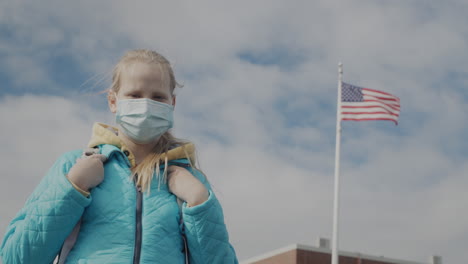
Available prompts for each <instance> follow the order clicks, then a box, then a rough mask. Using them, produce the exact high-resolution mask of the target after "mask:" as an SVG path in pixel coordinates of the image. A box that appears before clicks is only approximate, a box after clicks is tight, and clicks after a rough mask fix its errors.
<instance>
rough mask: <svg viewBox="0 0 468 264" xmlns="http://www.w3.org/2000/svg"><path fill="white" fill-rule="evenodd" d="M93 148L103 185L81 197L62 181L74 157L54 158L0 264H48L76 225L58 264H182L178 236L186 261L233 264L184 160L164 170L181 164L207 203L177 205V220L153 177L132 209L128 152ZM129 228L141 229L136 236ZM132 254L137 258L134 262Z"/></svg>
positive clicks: (219, 217) (172, 202)
mask: <svg viewBox="0 0 468 264" xmlns="http://www.w3.org/2000/svg"><path fill="white" fill-rule="evenodd" d="M99 148H100V151H101V154H104V155H106V156H107V157H108V161H107V162H106V163H105V165H104V171H105V176H104V181H103V182H102V183H101V184H100V185H99V186H97V187H96V188H94V189H92V191H91V195H90V196H89V197H86V196H84V195H82V194H81V193H80V192H79V191H77V190H76V189H75V188H74V187H73V186H72V185H71V183H70V182H69V181H68V179H67V178H66V174H67V172H68V171H69V169H70V168H71V167H72V166H73V164H74V163H75V160H76V159H77V158H78V157H79V156H81V154H82V151H73V152H69V153H66V154H64V155H63V156H62V157H60V158H59V159H58V160H57V162H56V163H55V164H54V165H53V167H52V168H51V169H50V170H49V172H48V173H47V175H46V177H45V178H44V179H43V180H42V182H41V183H40V185H39V186H38V187H37V188H36V190H35V191H34V193H33V194H32V195H31V196H30V197H29V199H28V201H27V202H26V205H25V206H24V208H23V209H22V210H21V211H20V212H19V213H18V215H17V216H16V217H15V218H14V219H13V221H12V222H11V224H10V225H9V227H8V230H7V232H6V235H5V237H4V240H3V243H2V246H1V251H0V254H1V255H2V258H3V261H4V263H5V264H11V263H52V262H53V260H54V258H55V257H56V255H57V254H58V252H59V251H60V249H61V247H62V244H63V242H64V240H65V239H66V237H67V236H68V235H69V234H70V232H71V231H72V229H73V228H74V226H75V224H76V223H77V222H78V221H79V220H80V219H81V221H82V223H81V229H80V233H79V235H78V237H77V241H76V243H75V245H74V247H73V249H72V251H71V252H70V254H69V255H68V258H67V261H66V263H79V264H91V263H99V264H103V263H125V264H131V263H135V262H137V263H165V264H168V263H169V264H171V263H185V262H184V260H185V256H184V252H183V251H184V243H183V236H182V233H183V232H185V236H186V238H187V243H188V249H189V256H190V263H192V264H202V263H210V264H211V263H223V264H225V263H237V258H236V255H235V252H234V249H233V248H232V246H231V245H230V243H229V239H228V233H227V230H226V226H225V224H224V217H223V213H222V208H221V206H220V204H219V202H218V200H217V199H216V197H215V195H214V193H213V192H212V191H211V189H210V186H209V184H208V182H207V181H206V179H205V177H204V176H203V174H202V173H200V172H199V171H198V170H195V169H192V168H191V167H190V166H188V164H189V162H188V160H187V159H183V158H182V159H175V160H172V161H170V162H169V164H174V165H179V166H187V167H188V168H187V169H188V170H189V171H190V172H191V173H192V174H193V175H194V176H196V177H197V178H198V179H199V180H200V181H202V182H203V183H204V184H205V185H206V186H207V188H208V189H209V192H210V195H209V198H208V200H207V201H206V202H204V203H203V204H200V205H197V206H194V207H186V205H185V204H183V205H182V214H181V213H180V208H179V205H178V204H177V200H176V197H175V196H174V195H173V194H172V193H170V192H169V190H168V186H167V184H165V183H162V182H161V183H160V185H159V186H158V180H156V179H155V180H154V181H153V183H152V186H151V191H150V193H149V194H148V193H147V192H145V193H143V194H142V196H140V197H142V199H141V201H142V204H141V205H142V208H141V209H142V210H137V200H138V199H137V197H138V195H139V193H138V190H137V189H136V187H135V184H134V183H133V182H132V181H131V180H130V177H129V176H130V174H131V172H130V166H131V160H130V159H129V158H128V157H127V155H128V152H127V151H123V148H122V147H119V146H115V145H111V144H101V145H99ZM125 154H127V155H125ZM161 169H163V166H161ZM161 173H162V172H161ZM181 215H182V217H183V225H181V220H180V217H181ZM137 225H141V233H140V234H141V236H140V235H137V233H138V232H137ZM138 229H139V228H138ZM137 237H140V238H141V243H138V242H137V240H138V239H137ZM139 244H141V245H139ZM135 255H140V257H139V261H138V260H135Z"/></svg>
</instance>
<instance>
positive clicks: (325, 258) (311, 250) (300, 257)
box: [241, 238, 442, 264]
mask: <svg viewBox="0 0 468 264" xmlns="http://www.w3.org/2000/svg"><path fill="white" fill-rule="evenodd" d="M338 255H339V264H442V257H440V256H431V257H430V258H429V260H428V261H427V262H414V261H408V260H401V259H393V258H387V257H380V256H372V255H367V254H361V253H353V252H345V251H339V254H338ZM241 264H331V247H330V241H329V240H328V239H324V238H320V239H319V240H318V245H317V246H316V247H313V246H305V245H300V244H294V245H290V246H287V247H284V248H281V249H277V250H274V251H271V252H269V253H266V254H263V255H261V256H258V257H254V258H251V259H248V260H245V261H242V262H241Z"/></svg>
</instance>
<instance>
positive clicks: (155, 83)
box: [109, 62, 175, 113]
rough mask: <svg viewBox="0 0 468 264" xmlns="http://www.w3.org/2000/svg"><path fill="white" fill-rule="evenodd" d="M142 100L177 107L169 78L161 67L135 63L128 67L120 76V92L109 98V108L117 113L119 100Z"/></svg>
mask: <svg viewBox="0 0 468 264" xmlns="http://www.w3.org/2000/svg"><path fill="white" fill-rule="evenodd" d="M115 96H117V98H115ZM140 98H148V99H151V100H155V101H158V102H161V103H165V104H171V105H175V97H174V96H172V93H171V89H170V87H169V76H167V73H166V72H165V71H162V70H161V67H160V66H159V65H155V64H149V63H144V62H135V63H133V64H131V65H129V66H128V67H126V69H125V70H124V71H123V72H122V74H121V76H120V89H119V91H118V92H117V94H116V95H111V96H110V97H109V107H110V109H111V112H112V113H115V112H116V111H117V100H118V99H140ZM116 99H117V100H116Z"/></svg>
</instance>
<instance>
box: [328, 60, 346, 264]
mask: <svg viewBox="0 0 468 264" xmlns="http://www.w3.org/2000/svg"><path fill="white" fill-rule="evenodd" d="M342 81H343V63H341V62H340V63H338V102H337V109H336V146H335V147H336V149H335V188H334V198H333V199H334V200H333V240H332V262H331V263H332V264H338V262H339V256H338V213H339V192H340V181H339V180H340V147H341V85H342Z"/></svg>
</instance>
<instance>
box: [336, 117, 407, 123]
mask: <svg viewBox="0 0 468 264" xmlns="http://www.w3.org/2000/svg"><path fill="white" fill-rule="evenodd" d="M341 120H343V121H371V120H384V121H393V122H395V124H398V120H395V119H390V118H367V119H354V118H342V119H341Z"/></svg>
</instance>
